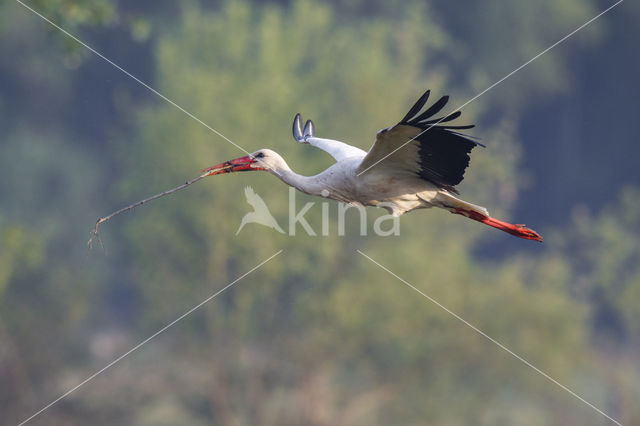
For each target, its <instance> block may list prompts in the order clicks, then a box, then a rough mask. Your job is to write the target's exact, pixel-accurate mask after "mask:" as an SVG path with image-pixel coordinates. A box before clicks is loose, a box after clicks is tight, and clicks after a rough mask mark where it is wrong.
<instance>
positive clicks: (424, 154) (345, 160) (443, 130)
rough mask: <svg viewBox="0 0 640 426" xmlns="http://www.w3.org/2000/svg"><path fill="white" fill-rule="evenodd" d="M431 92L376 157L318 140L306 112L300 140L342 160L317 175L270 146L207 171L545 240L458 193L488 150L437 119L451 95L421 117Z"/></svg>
mask: <svg viewBox="0 0 640 426" xmlns="http://www.w3.org/2000/svg"><path fill="white" fill-rule="evenodd" d="M429 94H430V91H429V90H427V91H426V92H425V93H424V94H423V95H422V96H421V97H420V99H419V100H418V101H417V102H416V103H415V105H414V106H413V107H411V109H410V110H409V112H408V113H407V115H405V117H404V118H403V119H402V120H400V122H399V123H398V124H396V125H395V126H393V127H389V128H387V129H382V130H380V131H379V132H378V134H377V135H376V140H375V142H374V143H373V146H372V147H371V149H370V150H369V152H365V151H363V150H361V149H360V148H356V147H353V146H351V145H348V144H346V143H344V142H340V141H336V140H331V139H323V138H318V137H316V136H315V126H314V124H313V122H312V121H311V120H309V121H307V122H306V124H305V126H304V129H303V128H302V124H301V123H302V121H301V117H300V114H297V115H296V117H295V119H294V121H293V137H294V138H295V140H296V141H298V142H300V143H305V144H310V145H313V146H315V147H317V148H320V149H322V150H324V151H326V152H327V153H329V154H330V155H331V156H332V157H333V158H335V160H336V163H335V164H333V165H332V166H331V167H329V168H328V169H326V170H325V171H323V172H321V173H319V174H317V175H315V176H301V175H299V174H297V173H295V172H293V171H292V170H291V168H289V166H288V165H287V163H286V162H285V161H284V159H283V158H282V157H281V156H280V155H279V154H278V153H277V152H275V151H272V150H270V149H261V150H258V151H256V152H254V153H253V154H250V155H248V156H246V157H240V158H236V159H234V160H229V161H226V162H224V163H221V164H218V165H215V166H213V167H209V168H207V169H205V170H203V171H202V172H203V173H206V175H205V176H212V175H217V174H222V173H230V172H240V171H252V170H266V171H268V172H270V173H272V174H274V175H276V176H277V177H278V178H280V179H281V180H282V181H283V182H284V183H286V184H287V185H290V186H292V187H294V188H296V189H298V190H300V191H302V192H304V193H306V194H310V195H317V196H322V197H327V198H331V199H334V200H337V201H341V202H344V203H359V204H362V205H364V206H380V207H383V208H385V209H386V210H388V211H389V213H390V214H392V215H394V216H400V215H402V214H404V213H407V212H410V211H412V210H415V209H423V208H430V207H439V208H441V209H445V210H448V211H450V212H451V213H455V214H459V215H462V216H466V217H468V218H469V219H473V220H476V221H478V222H482V223H484V224H486V225H489V226H492V227H494V228H498V229H500V230H502V231H505V232H508V233H509V234H512V235H515V236H517V237H520V238H525V239H528V240H535V241H542V237H541V236H540V235H539V234H538V233H537V232H535V231H534V230H532V229H529V228H527V227H525V226H524V225H518V224H511V223H507V222H503V221H501V220H498V219H494V218H492V217H491V216H489V212H488V211H487V209H485V208H484V207H480V206H477V205H474V204H471V203H468V202H466V201H463V200H461V199H459V198H457V197H456V196H455V195H457V194H458V191H457V190H456V188H455V186H456V185H457V184H459V183H460V182H461V181H462V179H463V176H464V171H465V169H466V168H467V166H468V165H469V153H470V152H471V150H472V149H473V148H475V147H476V146H477V145H480V146H484V145H482V144H480V143H479V142H476V141H474V140H473V139H472V138H471V137H470V136H467V135H464V134H462V133H459V132H458V130H463V129H470V128H472V127H474V126H473V125H467V126H452V125H449V124H442V123H448V122H450V121H452V120H454V119H456V118H458V117H459V116H460V114H461V113H460V111H456V112H454V113H452V114H449V115H447V116H445V117H441V118H432V117H433V116H434V115H435V114H438V113H439V112H440V110H441V109H442V108H443V107H444V106H445V104H446V103H447V101H448V100H449V97H448V96H443V97H442V98H440V99H439V100H438V101H437V102H435V103H434V104H433V105H431V106H429V107H428V108H427V109H426V110H425V111H424V112H421V111H422V109H423V107H424V106H425V104H426V103H427V100H428V99H429Z"/></svg>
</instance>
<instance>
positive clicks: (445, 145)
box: [358, 90, 484, 193]
mask: <svg viewBox="0 0 640 426" xmlns="http://www.w3.org/2000/svg"><path fill="white" fill-rule="evenodd" d="M430 93H431V92H430V91H429V90H427V91H426V92H425V93H424V94H423V95H422V96H421V97H420V99H419V100H418V102H416V104H415V105H414V106H413V107H411V109H410V110H409V112H408V113H407V115H405V117H404V118H403V119H402V120H401V121H400V122H399V123H398V124H396V125H395V126H393V127H390V128H388V129H383V130H380V131H379V132H378V134H377V135H376V140H375V142H374V143H373V146H372V147H371V149H370V150H369V152H368V153H367V155H366V157H365V158H364V159H363V160H362V163H361V164H360V166H359V168H358V173H359V174H360V173H364V172H368V171H369V170H373V169H374V168H376V167H384V168H392V169H396V170H398V171H399V172H400V171H404V172H409V173H413V174H417V175H418V176H419V177H421V178H422V179H424V180H427V181H429V182H432V183H434V184H436V185H437V186H439V187H441V188H444V189H447V190H448V191H451V192H454V193H457V192H458V191H456V189H455V185H457V184H459V183H460V182H462V179H463V177H464V171H465V169H466V168H467V166H468V165H469V159H470V158H469V153H470V152H471V150H472V149H473V148H475V147H476V145H480V146H484V145H482V144H481V143H479V142H476V141H474V140H473V139H471V137H470V136H466V135H463V134H461V133H458V132H457V131H456V130H462V129H471V128H473V127H474V126H473V125H467V126H451V125H448V124H442V123H447V122H449V121H452V120H455V119H456V118H458V117H459V116H460V114H461V112H460V111H456V112H454V113H452V114H449V115H447V116H444V117H440V118H431V117H433V116H434V115H435V114H437V113H438V112H440V110H441V109H442V108H443V107H444V106H445V105H446V103H447V101H448V100H449V97H448V96H443V97H442V98H440V99H439V100H438V101H437V102H435V103H434V104H433V105H431V106H430V107H428V108H427V109H426V110H425V111H424V112H422V113H420V111H421V110H422V108H423V107H424V105H425V104H426V103H427V100H428V99H429V94H430Z"/></svg>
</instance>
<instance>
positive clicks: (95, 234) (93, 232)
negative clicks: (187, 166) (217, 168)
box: [87, 172, 209, 250]
mask: <svg viewBox="0 0 640 426" xmlns="http://www.w3.org/2000/svg"><path fill="white" fill-rule="evenodd" d="M207 176H209V173H208V172H207V173H203V174H201V175H200V176H198V177H196V178H193V179H191V180H188V181H186V182H185V183H183V184H182V185H180V186H176V187H175V188H173V189H169V190H167V191H164V192H161V193H159V194H156V195H152V196H151V197H149V198H145V199H144V200H140V201H137V202H135V203H133V204H129V205H128V206H126V207H123V208H121V209H120V210H117V211H115V212H113V213H111V214H110V215H107V216H105V217H101V218H100V219H98V220H97V221H96V226H95V227H94V228H93V229H92V230H91V237H90V238H89V241H87V247H88V249H89V250H91V248H92V247H93V239H94V238H98V241H99V242H100V246H101V247H102V248H103V249H104V245H103V244H102V240H100V236H99V235H98V227H99V226H100V224H102V223H104V222H107V221H108V220H111V218H112V217H114V216H117V215H119V214H120V213H124V212H128V211H129V210H133V209H134V208H136V207H138V206H141V205H143V204H144V203H147V202H149V201H152V200H155V199H156V198H160V197H164V196H165V195H169V194H172V193H174V192H176V191H180V190H181V189H184V188H186V187H187V186H189V185H191V184H193V183H196V182H197V181H199V180H200V179H202V178H204V177H207Z"/></svg>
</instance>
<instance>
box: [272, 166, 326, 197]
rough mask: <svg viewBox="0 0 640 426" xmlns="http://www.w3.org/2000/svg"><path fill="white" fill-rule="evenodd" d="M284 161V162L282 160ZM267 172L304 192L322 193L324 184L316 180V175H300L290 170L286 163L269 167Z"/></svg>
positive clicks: (311, 193)
mask: <svg viewBox="0 0 640 426" xmlns="http://www.w3.org/2000/svg"><path fill="white" fill-rule="evenodd" d="M283 163H284V162H283ZM269 173H271V174H273V175H275V176H277V177H278V178H279V179H280V180H281V181H283V182H284V183H286V184H287V185H289V186H292V187H294V188H296V189H298V190H300V191H302V192H304V193H306V194H310V195H322V190H323V189H325V186H324V185H323V184H322V183H321V182H319V181H318V178H317V176H302V175H299V174H298V173H296V172H294V171H293V170H291V168H290V167H289V165H287V163H284V164H280V165H278V166H277V167H276V168H274V169H270V170H269Z"/></svg>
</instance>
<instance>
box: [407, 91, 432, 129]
mask: <svg viewBox="0 0 640 426" xmlns="http://www.w3.org/2000/svg"><path fill="white" fill-rule="evenodd" d="M430 93H431V90H427V91H426V92H424V94H423V95H422V96H420V99H418V102H416V103H415V105H413V106H412V107H411V109H410V110H409V112H408V113H407V115H405V116H404V118H403V119H402V120H400V122H401V123H402V122H403V121H408V120H410V119H411V117H413V116H414V115H416V114H417V113H419V112H420V110H421V109H422V107H423V106H424V104H426V103H427V100H428V99H429V94H430Z"/></svg>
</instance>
